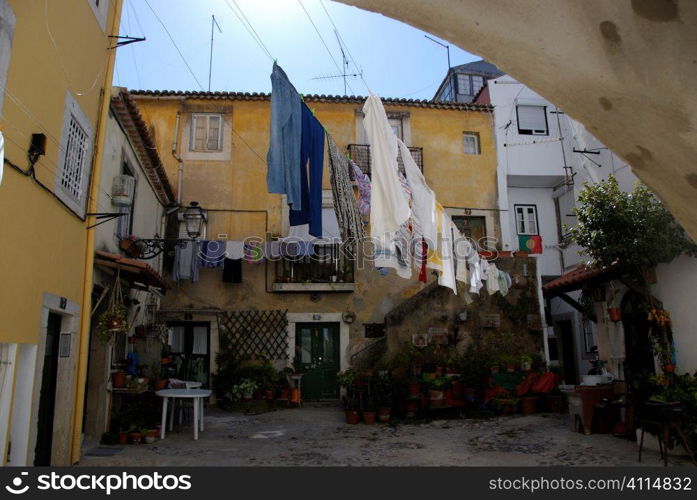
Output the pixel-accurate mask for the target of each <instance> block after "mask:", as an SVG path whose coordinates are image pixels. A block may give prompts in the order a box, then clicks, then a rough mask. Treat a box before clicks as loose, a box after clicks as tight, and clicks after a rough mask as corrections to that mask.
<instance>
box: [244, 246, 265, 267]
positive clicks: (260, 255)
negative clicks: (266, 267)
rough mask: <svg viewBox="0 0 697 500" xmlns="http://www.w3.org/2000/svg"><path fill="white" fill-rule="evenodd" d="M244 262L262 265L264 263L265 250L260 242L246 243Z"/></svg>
mask: <svg viewBox="0 0 697 500" xmlns="http://www.w3.org/2000/svg"><path fill="white" fill-rule="evenodd" d="M244 260H245V261H246V262H248V263H250V264H261V263H262V262H263V261H264V248H263V247H262V245H261V242H260V241H247V242H245V244H244Z"/></svg>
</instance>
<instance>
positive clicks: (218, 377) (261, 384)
mask: <svg viewBox="0 0 697 500" xmlns="http://www.w3.org/2000/svg"><path fill="white" fill-rule="evenodd" d="M215 359H216V363H217V365H218V373H216V374H215V376H214V377H213V388H214V389H215V392H216V395H217V396H218V397H219V398H223V399H225V398H227V399H234V398H235V394H234V391H233V388H234V387H236V386H239V384H240V383H242V382H243V381H244V380H249V381H252V382H254V384H256V387H255V390H256V389H273V388H275V387H276V385H277V384H278V381H279V379H280V375H279V373H278V372H277V371H276V369H275V368H274V367H273V365H272V364H271V363H270V362H269V361H268V360H266V359H236V358H235V355H234V354H233V353H232V352H230V351H220V352H219V353H218V355H217V356H216V358H215Z"/></svg>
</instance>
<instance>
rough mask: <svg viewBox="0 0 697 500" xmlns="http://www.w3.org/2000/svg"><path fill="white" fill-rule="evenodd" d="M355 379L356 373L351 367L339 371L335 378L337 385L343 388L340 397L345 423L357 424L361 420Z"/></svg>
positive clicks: (356, 377)
mask: <svg viewBox="0 0 697 500" xmlns="http://www.w3.org/2000/svg"><path fill="white" fill-rule="evenodd" d="M357 379H358V373H357V372H356V370H354V369H353V368H348V369H347V370H344V371H343V372H340V373H339V374H338V375H337V378H336V380H337V383H338V384H339V386H340V387H342V388H343V389H344V394H343V395H342V397H341V399H342V402H343V406H344V411H345V412H346V423H347V424H357V423H358V422H360V420H361V413H360V401H359V399H358V391H357V390H356V382H357Z"/></svg>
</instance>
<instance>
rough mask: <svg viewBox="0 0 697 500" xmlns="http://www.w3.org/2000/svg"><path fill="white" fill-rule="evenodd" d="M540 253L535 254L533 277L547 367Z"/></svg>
mask: <svg viewBox="0 0 697 500" xmlns="http://www.w3.org/2000/svg"><path fill="white" fill-rule="evenodd" d="M541 258H542V255H536V256H535V278H537V302H538V304H539V307H540V324H541V325H542V343H543V348H544V353H545V365H546V366H548V367H549V344H548V341H549V335H548V332H547V316H546V315H545V302H544V294H543V292H542V271H541V270H540V260H542V259H541Z"/></svg>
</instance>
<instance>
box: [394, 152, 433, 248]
mask: <svg viewBox="0 0 697 500" xmlns="http://www.w3.org/2000/svg"><path fill="white" fill-rule="evenodd" d="M397 141H398V144H399V151H400V152H401V154H402V163H403V164H404V171H405V172H406V174H407V180H408V181H409V187H410V188H411V201H412V212H413V216H414V217H415V218H416V219H417V220H418V222H419V226H420V228H421V234H422V235H423V237H424V238H426V241H427V242H429V244H431V243H435V241H436V238H437V235H436V195H435V193H434V192H433V190H432V189H431V188H430V187H428V184H426V179H424V176H423V174H422V173H421V170H420V169H419V167H418V165H417V164H416V162H415V161H414V158H413V157H412V156H411V152H410V151H409V148H408V147H406V146H405V145H404V143H403V142H402V141H401V140H399V139H397Z"/></svg>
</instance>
